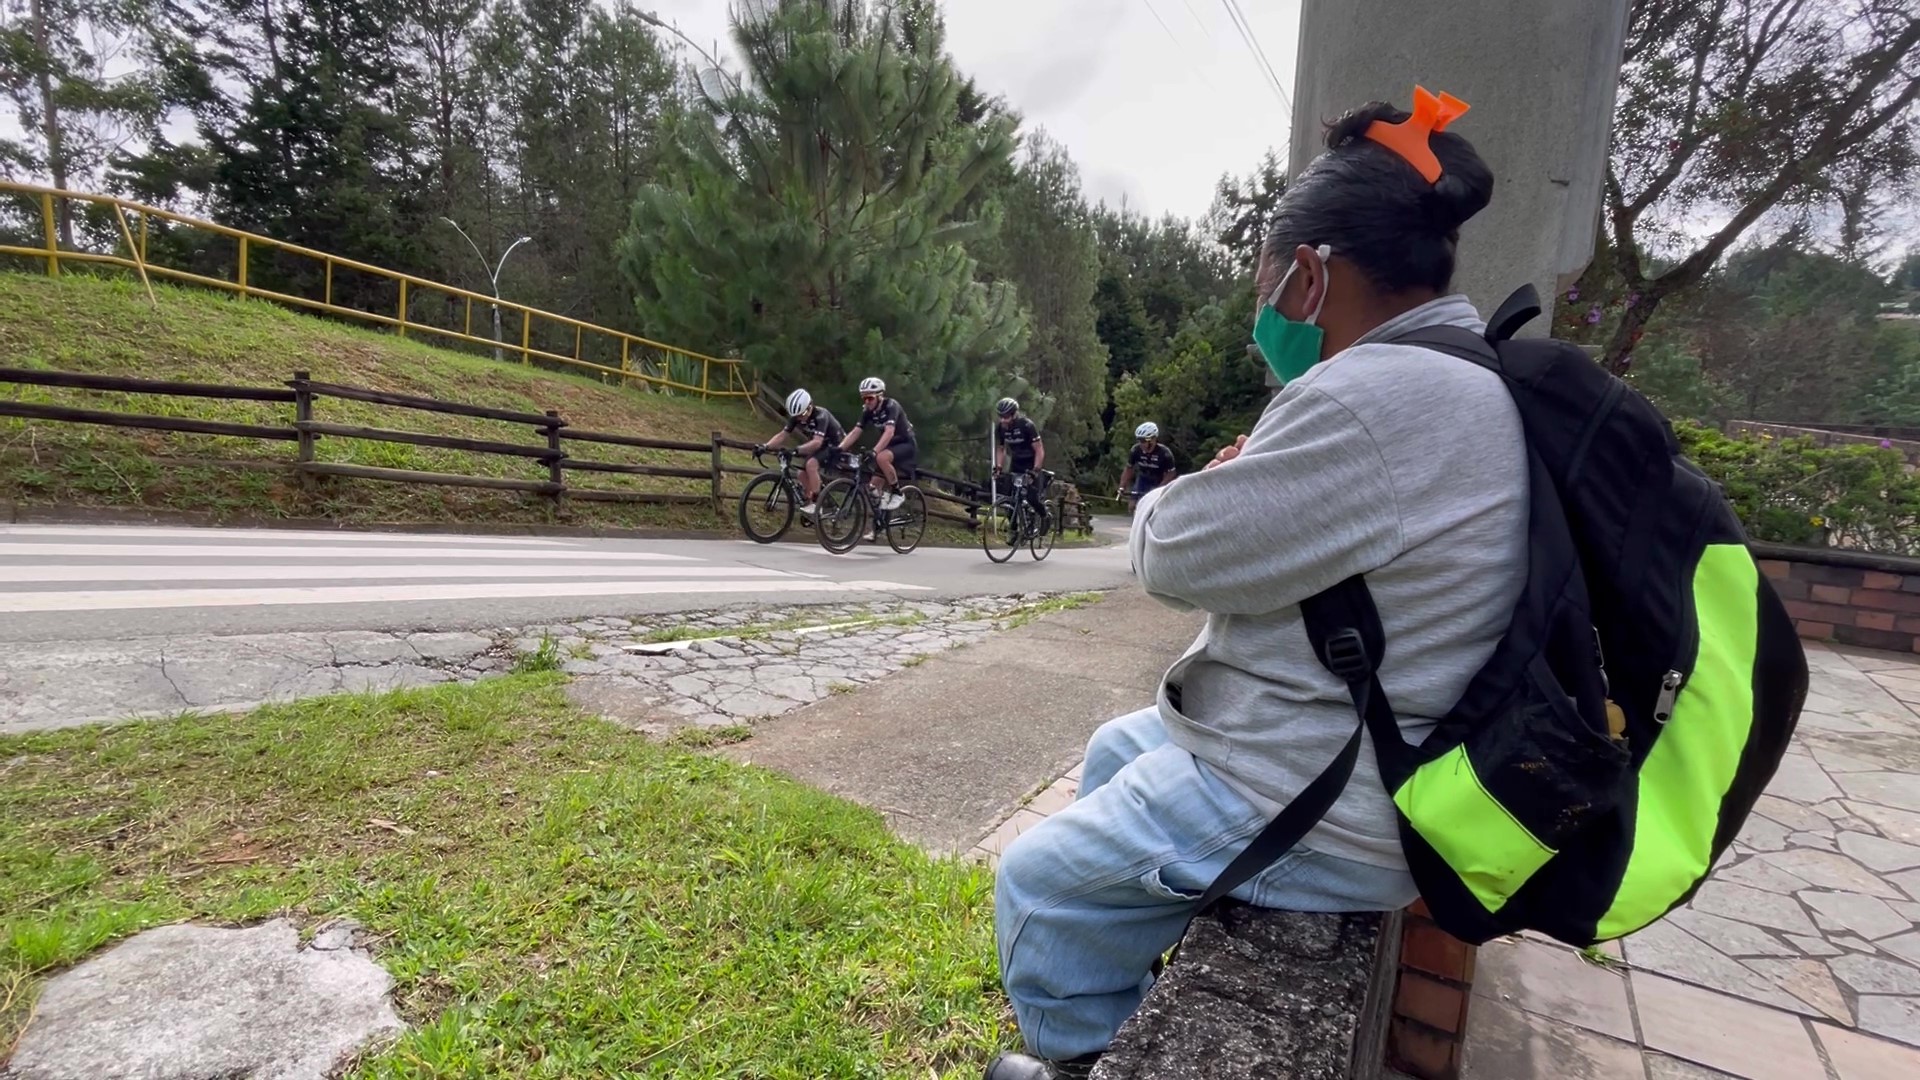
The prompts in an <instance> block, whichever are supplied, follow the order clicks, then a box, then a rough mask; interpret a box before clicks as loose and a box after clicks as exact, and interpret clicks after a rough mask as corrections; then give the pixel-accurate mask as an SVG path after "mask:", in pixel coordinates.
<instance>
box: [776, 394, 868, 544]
mask: <svg viewBox="0 0 1920 1080" xmlns="http://www.w3.org/2000/svg"><path fill="white" fill-rule="evenodd" d="M789 437H792V438H794V439H798V440H799V441H800V445H799V446H798V447H795V448H794V453H795V454H796V455H797V456H799V457H802V458H805V459H806V462H807V464H806V468H805V470H804V471H803V472H802V473H801V474H800V486H801V488H802V489H804V490H805V492H806V495H807V502H806V505H805V506H802V507H800V508H799V510H800V513H802V514H804V515H806V516H807V517H812V516H813V511H814V503H815V502H817V501H818V500H819V498H820V460H821V459H822V458H827V459H828V460H827V464H829V465H831V464H832V463H833V462H832V459H831V457H830V456H829V455H832V454H834V453H837V452H838V451H839V448H840V440H842V439H844V438H846V437H847V432H846V429H844V428H842V427H841V426H840V421H839V420H836V419H834V416H833V414H832V413H830V412H828V411H827V410H826V408H825V407H823V406H820V405H815V404H814V403H813V395H812V394H809V393H807V392H806V390H804V389H802V390H795V391H794V392H793V393H791V394H788V395H787V423H786V426H785V427H783V428H781V429H780V430H779V431H776V432H774V434H773V438H771V439H768V440H767V441H766V442H765V443H763V444H762V445H761V446H760V449H761V450H763V451H764V450H772V449H776V448H778V447H779V446H780V444H781V443H784V442H786V441H787V439H788V438H789Z"/></svg>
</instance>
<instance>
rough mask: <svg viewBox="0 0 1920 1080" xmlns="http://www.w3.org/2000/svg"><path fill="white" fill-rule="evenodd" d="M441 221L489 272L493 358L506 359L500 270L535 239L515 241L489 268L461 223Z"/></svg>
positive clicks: (522, 238)
mask: <svg viewBox="0 0 1920 1080" xmlns="http://www.w3.org/2000/svg"><path fill="white" fill-rule="evenodd" d="M440 220H441V221H444V222H446V223H447V224H448V225H451V226H453V231H454V232H457V233H459V234H460V239H462V240H465V241H466V242H467V246H468V247H470V248H472V249H473V253H474V255H475V256H476V257H478V258H479V260H480V268H481V269H482V270H485V271H486V272H487V284H488V285H489V286H491V287H492V288H493V299H494V304H493V358H494V359H495V360H500V359H504V358H503V357H502V356H501V355H500V268H501V267H503V266H505V265H507V256H508V255H511V254H513V249H514V248H517V247H519V246H520V245H521V244H524V243H526V242H527V241H529V240H531V239H533V237H531V236H523V237H521V238H520V239H518V240H515V241H514V242H513V243H511V244H509V245H507V250H506V251H504V252H502V253H501V255H500V261H499V262H497V263H494V264H493V265H492V266H488V265H487V257H486V255H484V254H482V253H481V251H480V245H479V244H476V243H474V242H473V237H471V236H468V235H467V230H465V229H463V228H461V227H460V223H459V222H457V221H455V220H453V219H452V218H450V217H443V218H441V219H440Z"/></svg>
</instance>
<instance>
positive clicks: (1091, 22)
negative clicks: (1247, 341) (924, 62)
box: [641, 0, 1300, 217]
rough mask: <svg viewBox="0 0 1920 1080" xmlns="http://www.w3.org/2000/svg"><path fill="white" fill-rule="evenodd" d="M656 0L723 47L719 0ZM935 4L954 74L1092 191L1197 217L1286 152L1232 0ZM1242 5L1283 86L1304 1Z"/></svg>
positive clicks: (1279, 120) (657, 6)
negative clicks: (1053, 148)
mask: <svg viewBox="0 0 1920 1080" xmlns="http://www.w3.org/2000/svg"><path fill="white" fill-rule="evenodd" d="M641 5H642V6H643V7H645V6H648V5H649V0H641ZM651 6H652V8H653V10H654V11H655V12H657V13H658V14H659V16H660V17H661V18H663V19H666V20H668V21H670V22H674V23H676V24H677V25H678V26H679V28H680V30H681V31H682V32H683V33H685V34H686V35H687V36H688V37H691V38H693V39H694V40H695V41H697V42H700V43H701V44H702V45H703V46H706V47H709V48H711V47H712V45H713V44H714V43H716V42H717V43H719V44H720V45H721V47H722V48H726V47H727V2H726V0H651ZM941 6H942V8H943V9H944V10H945V12H946V19H947V46H948V48H949V49H950V50H951V51H952V53H953V56H954V60H955V62H956V63H957V64H958V65H959V67H960V69H961V71H962V72H964V73H965V74H967V75H970V76H972V77H973V78H974V79H976V80H978V82H979V84H980V85H981V87H982V88H983V89H985V90H987V91H988V92H989V93H994V94H998V95H1000V96H1002V97H1004V98H1006V100H1007V102H1008V103H1009V104H1010V105H1012V106H1013V107H1014V108H1015V109H1016V110H1017V111H1018V112H1019V113H1020V114H1021V115H1022V116H1024V117H1025V118H1026V124H1025V129H1026V130H1031V129H1033V128H1035V127H1044V128H1045V129H1047V131H1048V133H1049V134H1051V135H1052V136H1053V137H1054V138H1055V139H1058V140H1059V141H1060V142H1062V143H1065V144H1066V146H1067V149H1068V151H1069V152H1071V153H1072V154H1073V158H1074V160H1075V161H1077V162H1078V163H1079V165H1080V175H1081V176H1082V178H1083V179H1084V181H1085V183H1086V189H1087V195H1088V197H1089V198H1092V199H1096V200H1102V199H1103V200H1105V201H1107V202H1109V203H1114V204H1117V203H1119V201H1120V200H1121V199H1123V198H1124V199H1125V200H1126V201H1127V204H1128V205H1129V206H1131V207H1133V208H1134V209H1135V210H1139V211H1142V212H1144V213H1147V214H1151V215H1154V216H1158V215H1159V214H1161V213H1165V212H1171V213H1175V214H1180V215H1182V216H1186V217H1197V216H1198V215H1200V214H1203V213H1205V212H1206V209H1207V206H1208V204H1209V203H1211V202H1212V201H1213V187H1214V182H1215V181H1216V180H1218V179H1219V178H1220V174H1222V173H1226V172H1231V173H1249V172H1252V171H1253V169H1254V166H1255V165H1257V164H1258V163H1259V161H1260V156H1261V155H1262V154H1264V153H1266V151H1267V150H1268V148H1270V147H1271V148H1276V149H1283V148H1284V147H1285V146H1286V143H1287V122H1288V113H1287V110H1286V109H1285V108H1283V107H1282V105H1281V104H1280V97H1279V95H1278V94H1277V93H1276V92H1275V91H1274V90H1273V89H1272V88H1271V87H1270V85H1269V83H1268V82H1267V80H1266V78H1265V77H1264V76H1263V75H1262V74H1261V70H1260V68H1259V67H1258V66H1257V64H1256V61H1255V60H1254V57H1253V53H1252V51H1251V50H1250V49H1248V47H1247V45H1246V44H1245V42H1244V41H1243V40H1242V39H1241V37H1240V34H1239V32H1238V31H1236V30H1235V29H1234V23H1233V22H1232V20H1231V18H1230V17H1229V14H1228V4H1227V2H1226V0H945V2H944V3H943V4H942V5H941ZM1237 7H1238V10H1239V11H1240V12H1242V13H1244V14H1245V16H1246V19H1247V21H1248V25H1249V26H1250V28H1251V29H1252V31H1253V36H1254V40H1255V41H1256V42H1258V44H1259V46H1260V48H1261V50H1262V51H1263V52H1264V53H1265V55H1266V58H1267V61H1268V62H1269V63H1271V64H1272V65H1273V68H1274V70H1275V72H1276V73H1277V74H1278V76H1279V79H1280V85H1281V86H1282V87H1284V88H1285V90H1286V92H1287V93H1289V94H1291V93H1292V91H1293V69H1294V58H1295V57H1294V54H1295V52H1296V51H1297V45H1296V43H1297V41H1298V38H1299V22H1300V0H1237ZM1163 24H1164V25H1163ZM1284 156H1285V155H1284V153H1283V154H1282V157H1283V158H1284Z"/></svg>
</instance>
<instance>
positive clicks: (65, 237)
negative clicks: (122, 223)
mask: <svg viewBox="0 0 1920 1080" xmlns="http://www.w3.org/2000/svg"><path fill="white" fill-rule="evenodd" d="M41 2H42V0H28V3H27V18H28V19H29V20H31V21H32V23H33V47H34V49H35V50H37V51H38V52H39V53H40V73H39V75H38V76H37V77H36V79H35V81H36V82H37V83H38V84H39V90H40V128H41V134H42V135H43V136H44V137H45V138H46V140H47V171H48V172H49V173H51V174H52V175H53V186H54V187H56V188H59V189H60V190H61V191H65V190H67V183H68V182H69V180H70V179H71V178H70V177H69V176H68V175H67V148H66V146H65V145H64V144H63V143H62V142H61V140H60V103H59V102H58V101H56V100H54V96H53V70H52V69H53V52H52V46H51V45H50V44H49V41H48V38H49V35H48V34H47V15H46V10H45V9H44V8H43V7H42V6H41ZM54 215H55V219H56V227H57V228H58V229H59V231H60V246H61V247H64V248H67V249H68V250H72V248H73V207H72V206H71V205H70V204H69V203H68V201H67V200H66V199H57V200H55V202H54Z"/></svg>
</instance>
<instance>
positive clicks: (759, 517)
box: [740, 447, 810, 544]
mask: <svg viewBox="0 0 1920 1080" xmlns="http://www.w3.org/2000/svg"><path fill="white" fill-rule="evenodd" d="M769 452H770V451H768V450H767V449H766V448H765V447H762V448H761V449H758V450H755V451H754V452H753V460H754V463H755V464H758V465H765V464H766V463H767V459H766V455H767V454H768V453H769ZM802 468H805V459H803V458H801V457H800V456H799V455H798V454H795V453H794V452H793V451H791V450H781V451H779V466H778V467H777V468H770V469H768V470H767V471H766V472H763V473H761V474H760V475H759V476H756V477H754V478H753V479H751V480H749V481H747V488H746V490H745V491H742V492H741V493H740V531H741V532H743V533H746V534H747V539H749V540H752V541H754V542H755V543H759V544H772V543H776V542H778V541H779V539H780V538H781V537H783V536H785V535H787V530H788V529H790V528H792V527H793V518H794V514H795V513H796V512H797V511H798V509H799V508H800V507H802V506H804V505H806V501H807V499H806V495H805V494H804V493H803V492H802V491H801V487H800V470H801V469H802ZM800 523H801V524H802V525H807V524H810V522H808V521H807V520H806V519H805V518H804V517H803V518H802V519H801V522H800Z"/></svg>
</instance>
